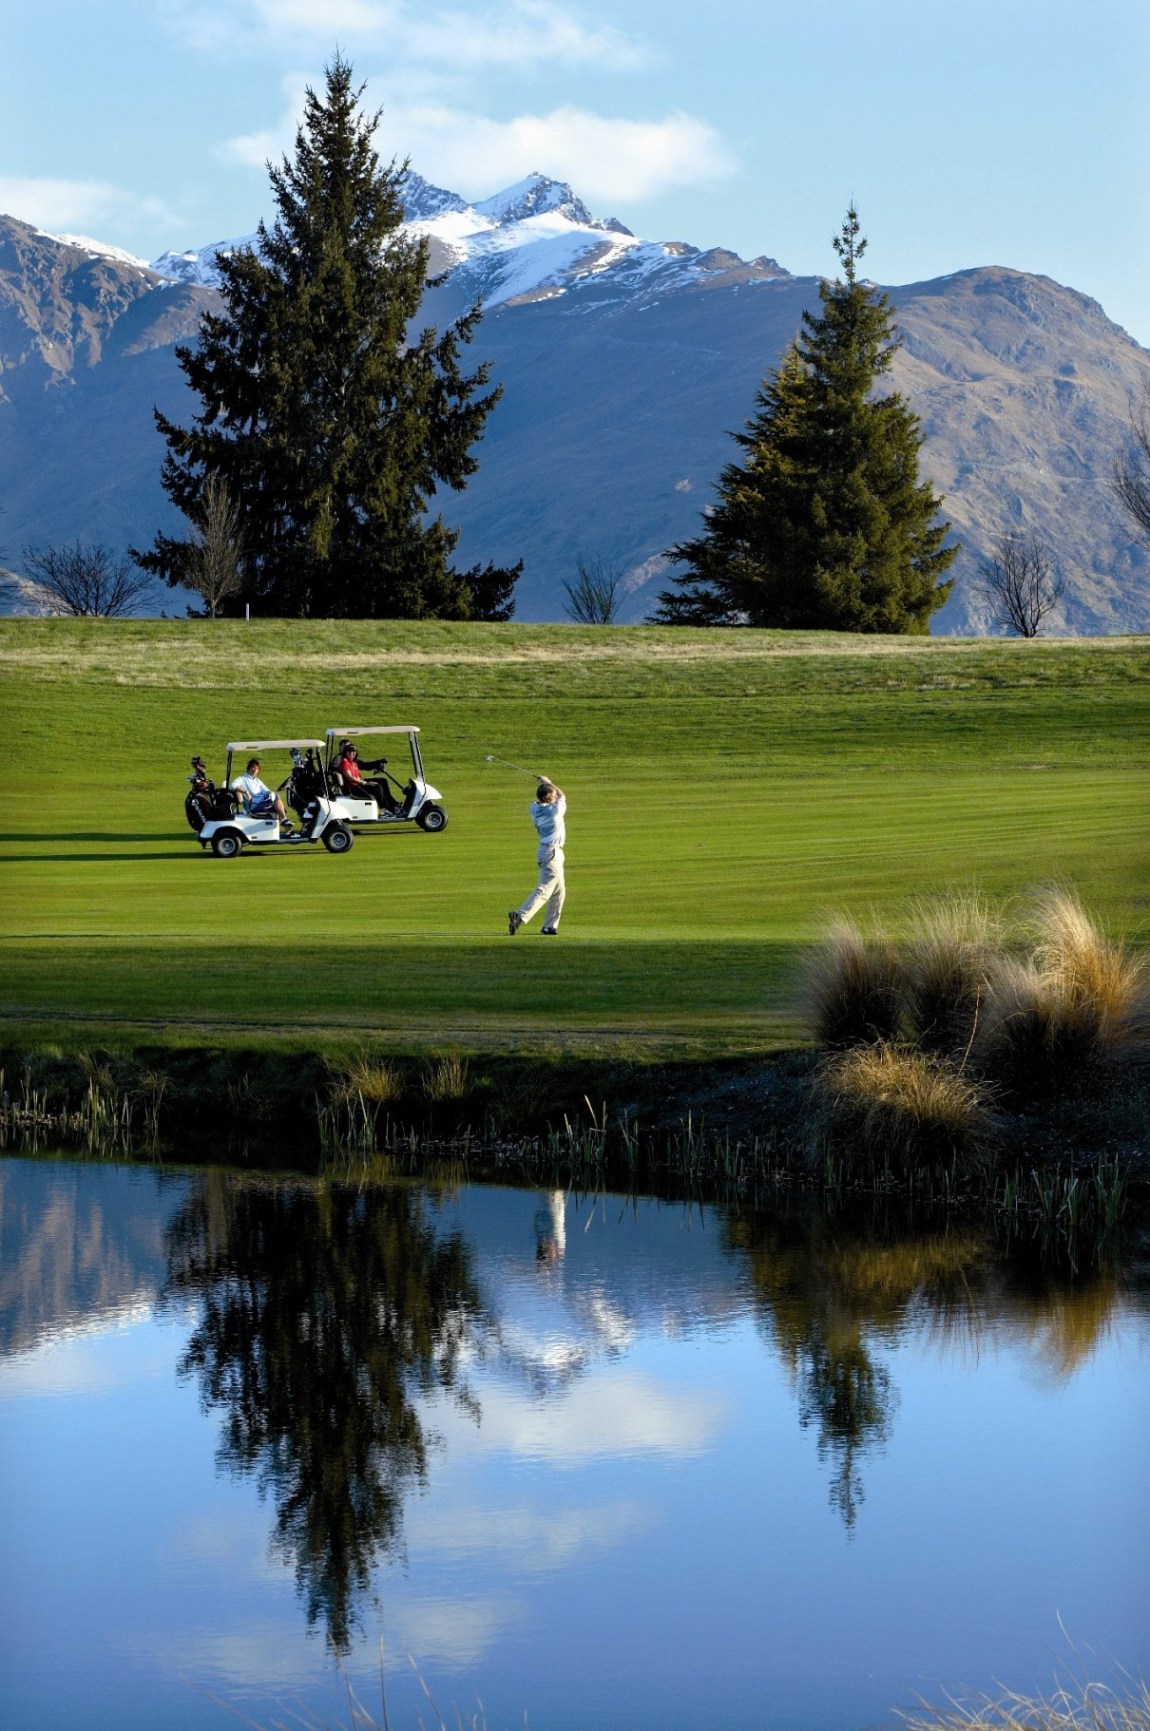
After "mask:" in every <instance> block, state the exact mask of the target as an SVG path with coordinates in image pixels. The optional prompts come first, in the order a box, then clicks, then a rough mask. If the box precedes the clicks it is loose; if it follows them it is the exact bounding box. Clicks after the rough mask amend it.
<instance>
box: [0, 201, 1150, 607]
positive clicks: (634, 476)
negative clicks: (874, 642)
mask: <svg viewBox="0 0 1150 1731" xmlns="http://www.w3.org/2000/svg"><path fill="white" fill-rule="evenodd" d="M405 194H406V202H407V207H408V210H409V222H408V229H409V232H411V233H415V234H420V235H425V236H426V238H427V240H428V242H429V247H430V250H431V254H432V261H431V262H432V268H433V269H434V270H436V271H437V272H444V273H445V280H444V281H443V282H442V283H441V284H440V285H438V286H437V287H435V288H433V289H430V290H429V291H428V294H427V297H426V300H425V305H424V308H423V310H422V314H421V317H422V318H424V319H425V320H426V321H429V322H431V323H433V324H437V325H439V326H442V325H443V324H444V323H446V322H447V321H448V320H449V319H450V318H452V317H454V316H456V315H457V314H458V313H459V312H460V311H462V310H463V309H464V308H465V307H466V306H468V305H470V304H471V303H472V301H473V300H474V299H476V298H480V299H482V300H483V301H484V303H485V308H486V313H485V317H484V320H483V322H482V324H481V326H480V329H479V334H478V337H477V341H476V345H475V352H476V355H477V357H482V358H488V359H490V360H491V362H492V368H493V377H494V378H495V379H497V380H498V381H499V382H501V383H502V384H503V385H504V387H505V393H504V398H503V401H502V403H501V404H500V407H499V409H498V410H497V411H496V413H495V415H494V416H493V417H492V418H491V420H490V422H489V423H488V429H487V434H486V437H485V439H484V441H483V443H482V444H481V445H480V447H479V449H478V455H479V457H480V469H479V473H478V475H477V476H476V477H475V478H474V479H473V480H472V482H471V483H470V485H469V487H468V489H467V491H466V492H465V493H462V494H458V495H455V494H446V495H441V496H440V497H439V498H437V499H436V501H435V506H436V508H442V509H443V510H444V511H445V514H446V515H447V517H448V519H449V521H453V522H457V523H458V524H459V525H460V528H461V543H460V557H461V559H463V561H464V562H465V563H468V564H471V563H475V562H477V561H481V560H486V559H488V558H490V559H494V560H496V561H497V562H499V563H506V562H509V561H513V560H514V559H516V558H518V557H519V556H520V555H523V556H524V557H525V559H526V565H527V568H526V573H525V577H524V580H523V582H522V583H521V584H520V587H519V589H518V591H517V602H518V611H519V616H520V617H523V618H525V619H546V618H558V617H562V614H563V603H564V601H565V594H564V591H563V588H562V584H563V580H564V578H567V577H570V575H571V574H572V570H573V566H574V560H575V558H576V557H577V556H578V555H579V554H583V555H584V556H588V555H591V556H593V555H595V554H596V553H598V554H600V555H602V556H604V557H607V558H609V559H612V560H618V561H620V562H621V563H622V564H623V565H624V566H625V568H626V571H627V577H626V579H625V585H624V587H625V589H626V600H625V606H624V613H623V617H624V618H625V619H638V618H640V617H642V616H643V615H644V614H645V613H646V612H647V611H649V610H650V607H651V606H652V605H653V602H654V598H655V596H656V595H657V593H658V590H659V588H661V587H664V586H665V584H666V581H667V575H668V571H667V567H666V563H665V560H664V557H663V555H664V553H665V550H666V549H667V548H668V547H670V546H672V545H674V544H675V543H676V542H677V541H679V540H682V539H685V538H687V537H688V536H690V535H692V534H694V533H696V532H697V529H698V525H699V512H700V510H701V509H702V508H703V507H704V506H705V504H706V502H707V500H708V497H709V493H710V489H711V487H712V486H713V483H714V481H715V479H716V477H717V475H718V473H719V470H720V469H721V467H722V466H723V464H724V463H726V462H727V461H729V460H730V459H731V457H732V456H733V455H734V446H733V445H732V443H731V441H730V438H729V436H728V435H729V434H730V433H731V432H732V431H733V430H735V429H736V428H739V427H741V426H742V425H743V424H744V423H745V422H746V420H747V418H748V417H749V415H750V414H751V413H752V411H753V407H754V394H755V390H756V389H757V386H758V384H759V382H760V380H761V378H762V377H763V375H764V373H765V372H767V371H768V370H769V369H770V367H771V366H773V365H774V364H775V362H776V360H777V358H778V355H779V353H780V352H781V350H782V348H783V347H784V346H785V344H786V343H787V342H788V341H790V340H791V338H792V337H793V336H794V334H795V332H796V331H797V329H798V327H799V323H800V320H801V316H802V313H803V311H804V310H806V309H808V308H810V307H817V304H818V287H819V282H820V278H819V277H817V276H795V275H793V274H792V273H791V272H790V271H788V270H786V269H784V267H782V266H781V265H779V264H778V263H777V261H776V260H774V259H771V258H768V257H766V256H763V257H761V258H758V259H753V260H744V259H741V258H740V257H739V256H738V255H737V254H736V253H734V252H731V251H728V250H726V249H723V248H712V249H709V250H707V251H703V250H701V249H699V248H696V247H693V246H692V245H691V244H690V243H688V242H682V241H669V242H650V241H644V240H641V239H638V238H637V237H636V236H634V235H633V234H631V233H630V231H628V230H627V229H625V228H624V226H623V225H622V224H621V223H618V222H616V220H615V219H613V218H608V219H607V220H606V221H603V220H601V219H599V218H597V217H595V216H593V215H592V214H591V212H590V211H589V209H588V207H587V206H586V205H585V204H584V203H583V201H582V200H581V199H580V198H579V197H578V195H577V194H576V193H575V192H574V190H573V189H572V188H571V187H570V185H568V184H567V183H566V182H563V181H557V180H553V179H550V178H549V177H547V176H545V175H541V174H532V175H529V176H527V177H526V178H525V179H524V180H523V181H520V182H517V183H515V185H514V186H512V187H509V188H505V189H503V190H502V191H501V192H499V193H496V194H495V195H493V196H492V198H490V199H486V200H481V201H478V202H477V203H474V204H469V203H468V202H467V201H465V200H464V199H462V198H461V197H460V195H458V194H455V193H452V192H450V191H448V190H447V189H445V188H441V187H435V186H433V185H432V184H431V183H430V182H427V181H425V180H423V179H422V178H421V177H419V176H417V175H414V174H412V173H409V175H408V180H407V183H406V186H405ZM248 239H250V237H241V239H240V240H239V241H232V242H216V243H214V244H213V245H211V246H208V247H203V248H198V249H188V251H186V252H184V253H177V252H172V253H167V254H163V255H161V256H160V258H158V259H156V260H153V261H152V262H151V264H144V262H143V261H141V260H138V259H134V258H133V257H132V256H131V255H126V254H123V253H122V252H121V250H120V249H115V248H108V249H101V247H100V243H98V242H96V241H92V240H89V239H87V238H86V237H82V236H71V237H68V238H67V239H65V238H63V237H52V236H48V235H46V234H44V233H43V231H40V230H37V229H35V228H33V227H32V226H31V225H29V224H24V223H21V222H20V221H19V220H18V219H15V218H4V219H0V505H3V506H5V507H6V509H7V518H6V520H5V521H4V523H3V524H2V525H0V526H2V528H3V531H4V536H3V538H4V544H5V547H6V549H7V562H8V563H9V564H14V563H16V559H15V550H16V548H17V547H18V546H20V545H22V544H23V543H24V542H34V543H37V544H47V543H50V542H57V541H60V540H63V539H71V538H72V537H73V536H74V535H76V534H80V535H83V536H84V537H85V538H87V539H102V540H105V541H107V542H108V543H109V544H112V545H120V546H122V545H124V544H125V543H126V542H131V543H132V544H134V545H137V546H140V545H146V544H147V542H148V541H149V540H150V539H151V537H152V535H153V534H154V532H155V530H156V529H157V528H165V529H167V530H169V532H170V531H172V530H173V529H177V532H178V525H179V524H180V523H181V522H182V519H180V518H179V517H178V515H177V514H176V513H175V512H174V511H173V510H172V508H171V507H170V506H169V505H168V503H167V501H166V500H165V499H164V497H163V495H162V493H161V491H160V489H159V467H160V460H161V458H162V454H163V447H162V442H161V441H160V440H159V439H158V436H157V435H156V434H155V432H154V430H153V427H152V418H151V408H152V406H153V404H156V405H158V406H159V407H161V408H162V409H163V412H164V413H165V414H167V415H169V416H171V417H172V418H174V419H177V420H179V419H184V420H186V419H187V418H188V417H189V416H190V414H191V413H193V412H195V410H196V408H197V407H198V404H196V403H195V401H194V400H193V399H191V398H190V396H189V394H188V392H187V388H186V386H185V385H184V383H183V380H182V377H181V375H180V374H179V371H178V369H177V367H176V365H175V362H174V356H173V354H172V349H173V346H174V344H175V343H176V342H179V341H188V340H192V339H194V336H195V332H196V329H197V327H198V322H199V318H200V315H201V313H202V312H203V311H204V310H205V309H206V308H207V307H209V306H212V305H215V304H218V301H217V296H216V294H215V292H214V288H213V286H212V280H211V279H212V276H213V274H214V273H213V271H212V264H213V261H214V257H215V254H216V253H218V252H219V251H220V250H227V249H228V248H230V247H233V246H235V245H238V244H244V242H245V241H246V240H248ZM161 267H162V268H161ZM887 292H888V293H889V294H890V296H891V299H892V301H893V303H894V306H895V311H896V316H897V319H898V322H899V325H900V329H901V331H902V335H903V338H904V341H903V346H902V348H901V349H900V351H899V353H898V354H897V355H896V357H895V362H894V366H893V369H892V375H891V383H892V384H893V386H894V387H895V388H897V389H899V390H901V391H902V392H903V393H904V395H906V396H907V397H908V399H909V401H910V403H911V406H912V407H913V408H914V409H915V411H916V412H917V413H918V414H919V416H920V418H921V420H922V424H923V428H924V432H925V434H926V439H927V442H926V445H925V447H924V452H923V472H924V474H926V475H929V476H930V477H931V478H932V480H933V482H934V484H935V486H936V488H937V489H938V490H940V491H941V492H942V493H943V494H944V495H945V503H944V514H945V515H946V516H947V517H949V518H950V519H951V521H952V523H953V524H954V526H955V529H956V531H957V532H958V534H959V535H960V536H961V538H962V539H963V542H964V547H963V551H962V553H961V554H960V556H959V559H958V561H957V562H956V565H955V568H954V570H955V575H956V578H957V582H956V589H955V595H954V596H953V597H952V599H951V601H950V602H949V603H948V605H947V607H946V608H945V609H944V610H943V612H942V613H941V614H940V615H939V616H938V619H937V622H936V628H937V629H941V630H944V631H955V630H971V629H981V628H983V627H984V626H985V624H986V619H985V614H984V611H981V610H980V603H979V599H978V595H977V582H976V579H977V574H978V566H979V562H980V561H981V559H982V558H984V557H985V556H986V554H987V552H988V550H989V547H990V545H991V543H992V541H993V539H994V537H995V536H996V535H997V534H1000V533H1001V532H1003V530H1005V529H1008V528H1013V527H1022V528H1034V529H1035V530H1036V531H1037V532H1039V533H1040V534H1044V535H1045V537H1046V538H1047V539H1049V540H1051V541H1052V542H1054V543H1055V544H1056V546H1057V551H1058V552H1059V554H1060V556H1061V558H1062V561H1063V564H1064V566H1065V567H1066V574H1067V578H1068V589H1069V593H1068V599H1067V602H1066V605H1065V607H1064V610H1063V613H1062V615H1061V616H1060V618H1059V620H1058V622H1057V623H1058V626H1059V627H1060V628H1062V629H1066V630H1070V631H1098V630H1116V629H1140V630H1145V629H1150V559H1148V558H1147V554H1146V550H1145V549H1143V548H1141V547H1140V546H1139V545H1138V543H1137V542H1136V541H1134V539H1133V537H1132V535H1131V534H1130V533H1129V531H1128V530H1127V528H1126V525H1125V524H1124V522H1123V521H1122V519H1121V517H1120V515H1119V514H1118V512H1117V508H1116V507H1115V506H1114V504H1113V501H1112V499H1111V497H1110V493H1109V484H1108V483H1109V474H1110V467H1111V464H1112V462H1113V459H1114V457H1115V456H1116V455H1117V454H1118V452H1119V451H1120V450H1121V449H1123V448H1124V440H1125V436H1126V432H1127V430H1128V429H1127V414H1128V403H1129V399H1130V397H1131V396H1132V395H1134V394H1136V393H1137V392H1138V391H1139V390H1140V389H1141V385H1142V381H1143V380H1145V379H1147V378H1150V353H1148V352H1147V351H1146V350H1144V349H1142V348H1141V347H1140V346H1139V345H1138V344H1137V343H1136V342H1135V341H1134V339H1133V338H1131V337H1130V336H1129V335H1128V334H1127V333H1126V332H1124V331H1122V330H1121V328H1120V327H1119V326H1117V325H1115V324H1114V323H1113V321H1111V320H1110V319H1108V318H1107V316H1106V314H1105V312H1104V310H1103V309H1102V307H1101V306H1099V304H1098V303H1097V302H1096V301H1094V300H1093V299H1091V297H1089V296H1088V295H1084V294H1082V293H1081V292H1080V291H1078V290H1075V289H1070V288H1066V287H1064V286H1063V285H1061V284H1058V283H1056V282H1054V281H1053V280H1052V279H1050V278H1045V277H1038V276H1034V275H1029V274H1027V273H1024V272H1019V271H1014V270H1012V269H1010V268H1009V267H1006V266H981V267H969V268H968V269H966V270H962V271H957V272H952V273H950V274H949V275H948V276H946V277H942V278H934V279H929V280H927V281H923V282H919V283H911V284H904V285H901V286H899V287H894V288H890V289H888V290H887ZM62 466H66V472H67V474H68V477H69V486H68V487H67V488H66V489H61V488H60V486H59V481H58V476H59V472H60V470H61V467H62ZM165 595H166V592H165ZM177 599H178V598H177ZM167 600H168V604H169V605H171V604H172V601H173V598H171V597H167Z"/></svg>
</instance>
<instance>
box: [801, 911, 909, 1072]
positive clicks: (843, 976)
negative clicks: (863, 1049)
mask: <svg viewBox="0 0 1150 1731" xmlns="http://www.w3.org/2000/svg"><path fill="white" fill-rule="evenodd" d="M905 984H906V979H905V974H904V970H903V967H902V963H901V960H900V958H899V955H898V952H897V951H896V950H895V948H894V947H893V945H891V944H889V943H887V942H886V941H885V940H883V939H879V938H866V937H864V936H863V934H862V932H861V931H860V930H859V928H858V927H857V926H856V925H854V924H853V923H852V922H851V921H850V920H843V919H840V920H835V921H834V923H833V924H832V925H831V927H830V929H829V930H828V932H827V935H826V937H825V939H824V940H823V943H822V946H821V948H820V949H819V951H818V952H817V954H816V956H815V958H814V960H813V962H812V964H811V967H810V971H809V974H808V979H807V999H808V1004H809V1010H810V1018H811V1022H812V1025H813V1028H814V1032H815V1037H816V1039H817V1040H818V1042H819V1044H820V1045H821V1046H824V1047H826V1048H827V1050H828V1051H831V1052H840V1051H844V1050H847V1049H849V1048H850V1047H852V1046H861V1045H873V1044H874V1043H875V1042H876V1041H880V1040H893V1039H894V1038H895V1036H896V1035H897V1033H898V1027H899V1022H900V1020H901V1017H902V1003H903V993H904V989H905Z"/></svg>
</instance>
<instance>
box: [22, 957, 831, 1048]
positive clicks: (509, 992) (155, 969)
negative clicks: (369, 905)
mask: <svg viewBox="0 0 1150 1731" xmlns="http://www.w3.org/2000/svg"><path fill="white" fill-rule="evenodd" d="M800 953H801V946H799V945H797V944H794V943H787V942H778V941H771V940H767V939H763V940H758V941H756V940H755V939H752V938H743V939H739V940H738V941H734V940H729V939H707V938H700V939H698V940H695V941H685V942H684V941H678V940H674V941H672V940H652V941H646V942H645V941H641V940H632V941H622V942H621V941H620V940H618V939H617V938H612V937H607V936H606V935H604V936H602V937H599V938H597V937H595V936H590V935H588V936H581V937H578V938H577V937H576V934H575V932H574V930H573V932H572V937H571V939H570V940H568V941H563V940H562V939H561V940H560V942H559V943H557V944H556V943H552V942H546V943H545V942H543V941H541V940H537V941H535V942H532V941H531V936H530V935H525V936H524V935H521V936H520V937H519V938H518V939H516V941H515V942H514V943H512V942H511V940H510V939H509V938H508V937H507V935H506V933H505V932H504V933H503V934H501V935H492V936H490V937H489V936H488V935H487V934H484V933H478V932H470V933H460V934H459V935H458V936H457V937H446V936H423V935H421V934H411V935H406V936H405V935H404V934H401V933H389V934H387V938H386V941H380V942H376V943H372V944H367V945H365V944H364V942H363V939H362V937H361V936H360V935H358V934H355V933H352V934H351V935H349V936H348V937H347V938H346V940H342V941H341V940H340V939H338V938H334V937H332V938H328V939H327V940H325V941H324V942H323V943H321V944H299V943H293V944H290V945H283V944H281V943H279V942H278V941H277V940H274V939H273V938H270V937H269V938H268V940H267V941H266V942H263V941H260V942H252V943H248V944H244V945H242V946H239V948H237V946H236V944H235V943H234V942H231V941H229V942H226V943H225V942H218V943H217V942H215V941H214V940H209V941H198V942H195V943H188V942H187V941H186V939H184V938H173V939H171V940H166V939H164V938H162V937H151V938H149V939H148V940H147V941H139V940H138V941H134V942H133V941H128V942H125V941H124V940H122V939H120V940H117V939H114V938H109V939H108V940H106V941H102V942H101V943H99V944H98V945H95V944H91V943H90V942H87V941H85V940H84V939H82V938H80V939H77V940H75V941H74V942H69V941H67V940H64V941H59V940H58V941H56V942H53V943H52V944H51V945H48V944H45V943H44V942H43V941H39V942H37V941H36V940H35V939H20V940H16V941H14V942H12V943H10V944H6V945H5V948H4V962H5V975H6V981H5V987H4V999H5V1003H4V1005H3V1008H4V1009H5V1010H6V1011H8V1012H20V1011H23V1012H24V1013H25V1014H38V1015H45V1014H46V1015H49V1016H51V1015H54V1014H63V1015H65V1016H69V1017H72V1016H75V1015H77V1014H79V1015H81V1016H82V1015H84V1014H85V1013H88V1014H96V1015H112V1016H116V1015H119V1016H122V1017H124V1018H126V1019H132V1018H136V1017H147V1018H151V1017H161V1018H171V1017H175V1018H178V1019H181V1020H185V1021H189V1022H191V1021H196V1020H198V1019H204V1018H208V1019H211V1020H213V1021H221V1020H222V1021H224V1022H228V1021H235V1022H237V1023H240V1022H242V1023H245V1024H248V1025H257V1026H258V1025H263V1026H267V1027H271V1026H274V1025H282V1024H284V1023H289V1024H295V1025H297V1026H305V1025H309V1024H310V1025H312V1026H314V1025H315V1024H316V1023H317V1022H323V1021H325V1020H333V1021H336V1022H338V1023H340V1024H347V1023H350V1024H351V1025H353V1026H357V1027H358V1028H359V1029H361V1030H362V1031H364V1032H366V1030H367V1029H368V1028H370V1027H373V1026H374V1027H377V1028H381V1027H386V1026H391V1027H395V1026H397V1025H402V1024H403V1023H404V1021H405V1020H408V1019H411V1020H415V1021H418V1022H420V1023H421V1024H422V1025H426V1024H428V1023H429V1022H430V1023H438V1024H439V1025H440V1026H441V1027H442V1028H443V1030H444V1037H445V1038H449V1037H450V1035H449V1030H450V1029H452V1028H456V1029H458V1028H459V1027H460V1026H461V1024H475V1023H479V1024H486V1025H488V1026H490V1027H492V1028H500V1027H502V1028H517V1029H521V1030H522V1029H529V1028H531V1027H533V1026H534V1027H535V1028H537V1029H538V1031H539V1032H540V1033H541V1034H542V1033H545V1032H552V1031H553V1032H559V1031H560V1030H572V1031H573V1030H578V1029H581V1028H582V1029H586V1028H589V1027H600V1028H606V1027H612V1028H615V1029H620V1030H621V1029H623V1028H630V1029H632V1030H634V1031H635V1032H636V1033H639V1034H644V1033H647V1032H649V1031H651V1030H653V1029H656V1028H658V1029H663V1030H665V1031H667V1032H673V1031H681V1032H686V1031H687V1030H689V1029H696V1030H698V1029H703V1028H725V1027H726V1026H727V1025H728V1024H729V1022H730V1021H731V1020H734V1021H735V1022H736V1023H738V1022H749V1023H752V1024H754V1023H757V1022H758V1021H759V1020H760V1019H761V1018H762V1017H764V1016H768V1017H769V1016H773V1015H777V1014H778V1012H779V1011H780V1010H782V1011H790V1010H792V1009H793V1006H794V1003H795V997H796V992H797V981H796V968H797V963H798V960H799V956H800Z"/></svg>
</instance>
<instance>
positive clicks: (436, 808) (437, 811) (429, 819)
mask: <svg viewBox="0 0 1150 1731" xmlns="http://www.w3.org/2000/svg"><path fill="white" fill-rule="evenodd" d="M415 821H416V823H417V824H418V825H419V827H420V829H425V830H426V831H427V833H428V835H438V834H439V832H440V830H441V829H446V828H447V813H446V812H445V811H444V809H443V807H442V806H441V805H425V806H424V808H423V810H422V811H421V812H420V814H419V816H418V817H417V818H416V820H415Z"/></svg>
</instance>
